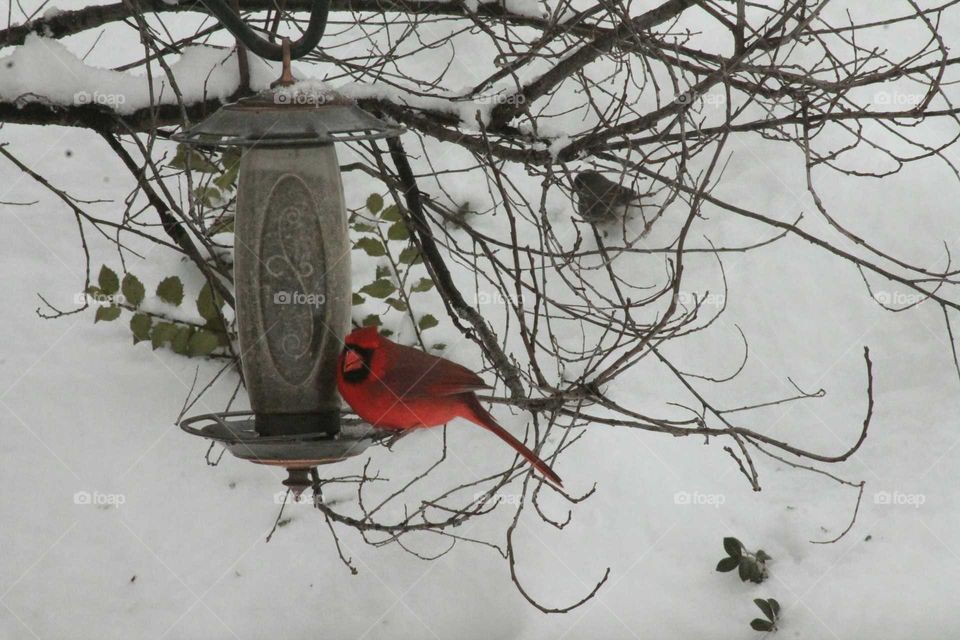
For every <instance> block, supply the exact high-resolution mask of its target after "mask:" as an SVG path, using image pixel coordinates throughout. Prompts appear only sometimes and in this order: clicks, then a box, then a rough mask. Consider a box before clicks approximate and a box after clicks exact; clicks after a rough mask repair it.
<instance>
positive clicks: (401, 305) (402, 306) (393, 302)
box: [387, 298, 407, 311]
mask: <svg viewBox="0 0 960 640" xmlns="http://www.w3.org/2000/svg"><path fill="white" fill-rule="evenodd" d="M387 304H388V305H390V306H391V307H393V308H394V309H396V310H397V311H406V310H407V305H406V303H405V302H404V301H403V300H398V299H397V298H387Z"/></svg>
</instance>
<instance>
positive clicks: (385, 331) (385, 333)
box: [380, 329, 393, 338]
mask: <svg viewBox="0 0 960 640" xmlns="http://www.w3.org/2000/svg"><path fill="white" fill-rule="evenodd" d="M380 335H382V336H383V337H384V338H389V337H390V336H392V335H393V331H390V329H380Z"/></svg>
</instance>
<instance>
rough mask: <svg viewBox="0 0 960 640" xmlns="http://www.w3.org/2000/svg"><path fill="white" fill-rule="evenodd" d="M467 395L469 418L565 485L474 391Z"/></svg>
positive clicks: (558, 482)
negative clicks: (502, 422)
mask: <svg viewBox="0 0 960 640" xmlns="http://www.w3.org/2000/svg"><path fill="white" fill-rule="evenodd" d="M464 395H466V396H467V397H466V398H465V401H464V404H466V405H467V407H468V408H469V409H470V411H471V412H472V413H473V415H469V416H464V417H465V418H467V419H468V420H470V421H472V422H475V423H476V424H478V425H480V426H481V427H483V428H484V429H487V430H488V431H492V432H493V433H494V435H496V436H497V437H499V438H500V439H501V440H503V441H504V442H506V443H507V444H508V445H510V446H511V447H513V448H514V450H515V451H516V452H517V453H519V454H520V455H521V456H523V457H524V459H526V461H527V462H529V463H530V464H531V465H533V468H534V469H536V470H537V471H539V472H540V473H542V474H543V475H544V476H546V478H547V479H548V480H550V481H551V482H553V483H554V484H556V485H557V486H559V487H562V486H563V482H562V481H561V480H560V476H558V475H557V474H556V472H554V470H553V469H551V468H550V465H548V464H547V463H546V462H544V461H543V460H541V459H540V458H539V457H537V454H535V453H534V452H533V451H530V449H528V448H527V447H526V445H524V444H523V443H522V442H520V441H519V440H517V439H516V438H514V437H513V436H512V435H510V432H509V431H507V430H506V429H504V428H503V427H501V426H500V425H499V424H497V421H496V420H494V419H493V416H491V415H490V414H489V413H488V412H487V410H486V409H484V408H483V405H481V404H480V401H479V400H477V397H476V396H475V395H473V394H472V393H468V394H464Z"/></svg>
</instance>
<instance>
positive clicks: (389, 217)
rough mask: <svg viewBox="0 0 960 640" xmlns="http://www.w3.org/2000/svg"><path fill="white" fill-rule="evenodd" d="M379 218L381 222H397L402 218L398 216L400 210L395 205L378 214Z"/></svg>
mask: <svg viewBox="0 0 960 640" xmlns="http://www.w3.org/2000/svg"><path fill="white" fill-rule="evenodd" d="M380 218H381V219H382V220H386V221H387V222H398V221H399V220H400V219H401V218H402V216H401V215H400V209H399V208H398V207H397V205H395V204H392V205H390V206H389V207H387V208H386V209H384V210H383V212H382V213H381V214H380Z"/></svg>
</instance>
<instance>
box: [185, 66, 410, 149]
mask: <svg viewBox="0 0 960 640" xmlns="http://www.w3.org/2000/svg"><path fill="white" fill-rule="evenodd" d="M318 84H319V83H317V82H315V81H303V82H297V83H293V84H290V85H282V84H281V85H278V86H276V87H275V88H273V89H268V90H266V91H261V92H260V93H258V94H256V95H253V96H249V97H247V98H242V99H240V100H238V101H237V102H233V103H230V104H227V105H224V106H223V107H221V108H220V109H218V110H217V111H216V112H215V113H214V114H213V115H211V116H210V117H209V118H206V119H205V120H204V121H203V122H200V123H199V124H196V125H194V126H193V127H191V128H190V129H188V130H186V131H183V132H180V133H178V134H175V135H174V136H173V139H174V140H176V141H178V142H183V143H186V144H191V145H196V146H240V147H252V146H255V145H264V146H271V147H284V146H310V145H320V144H331V143H334V142H349V141H354V140H376V139H379V138H390V137H394V136H398V135H400V134H401V133H403V131H404V129H403V127H400V126H396V125H392V124H388V123H386V122H384V121H383V120H380V119H379V118H377V117H375V116H373V115H371V114H369V113H367V112H366V111H364V110H363V109H361V108H360V107H358V106H357V104H356V102H354V101H353V100H352V99H351V98H348V97H346V96H344V95H342V94H340V93H337V92H336V91H333V90H331V89H329V88H326V87H325V86H322V85H319V86H320V88H318Z"/></svg>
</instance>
